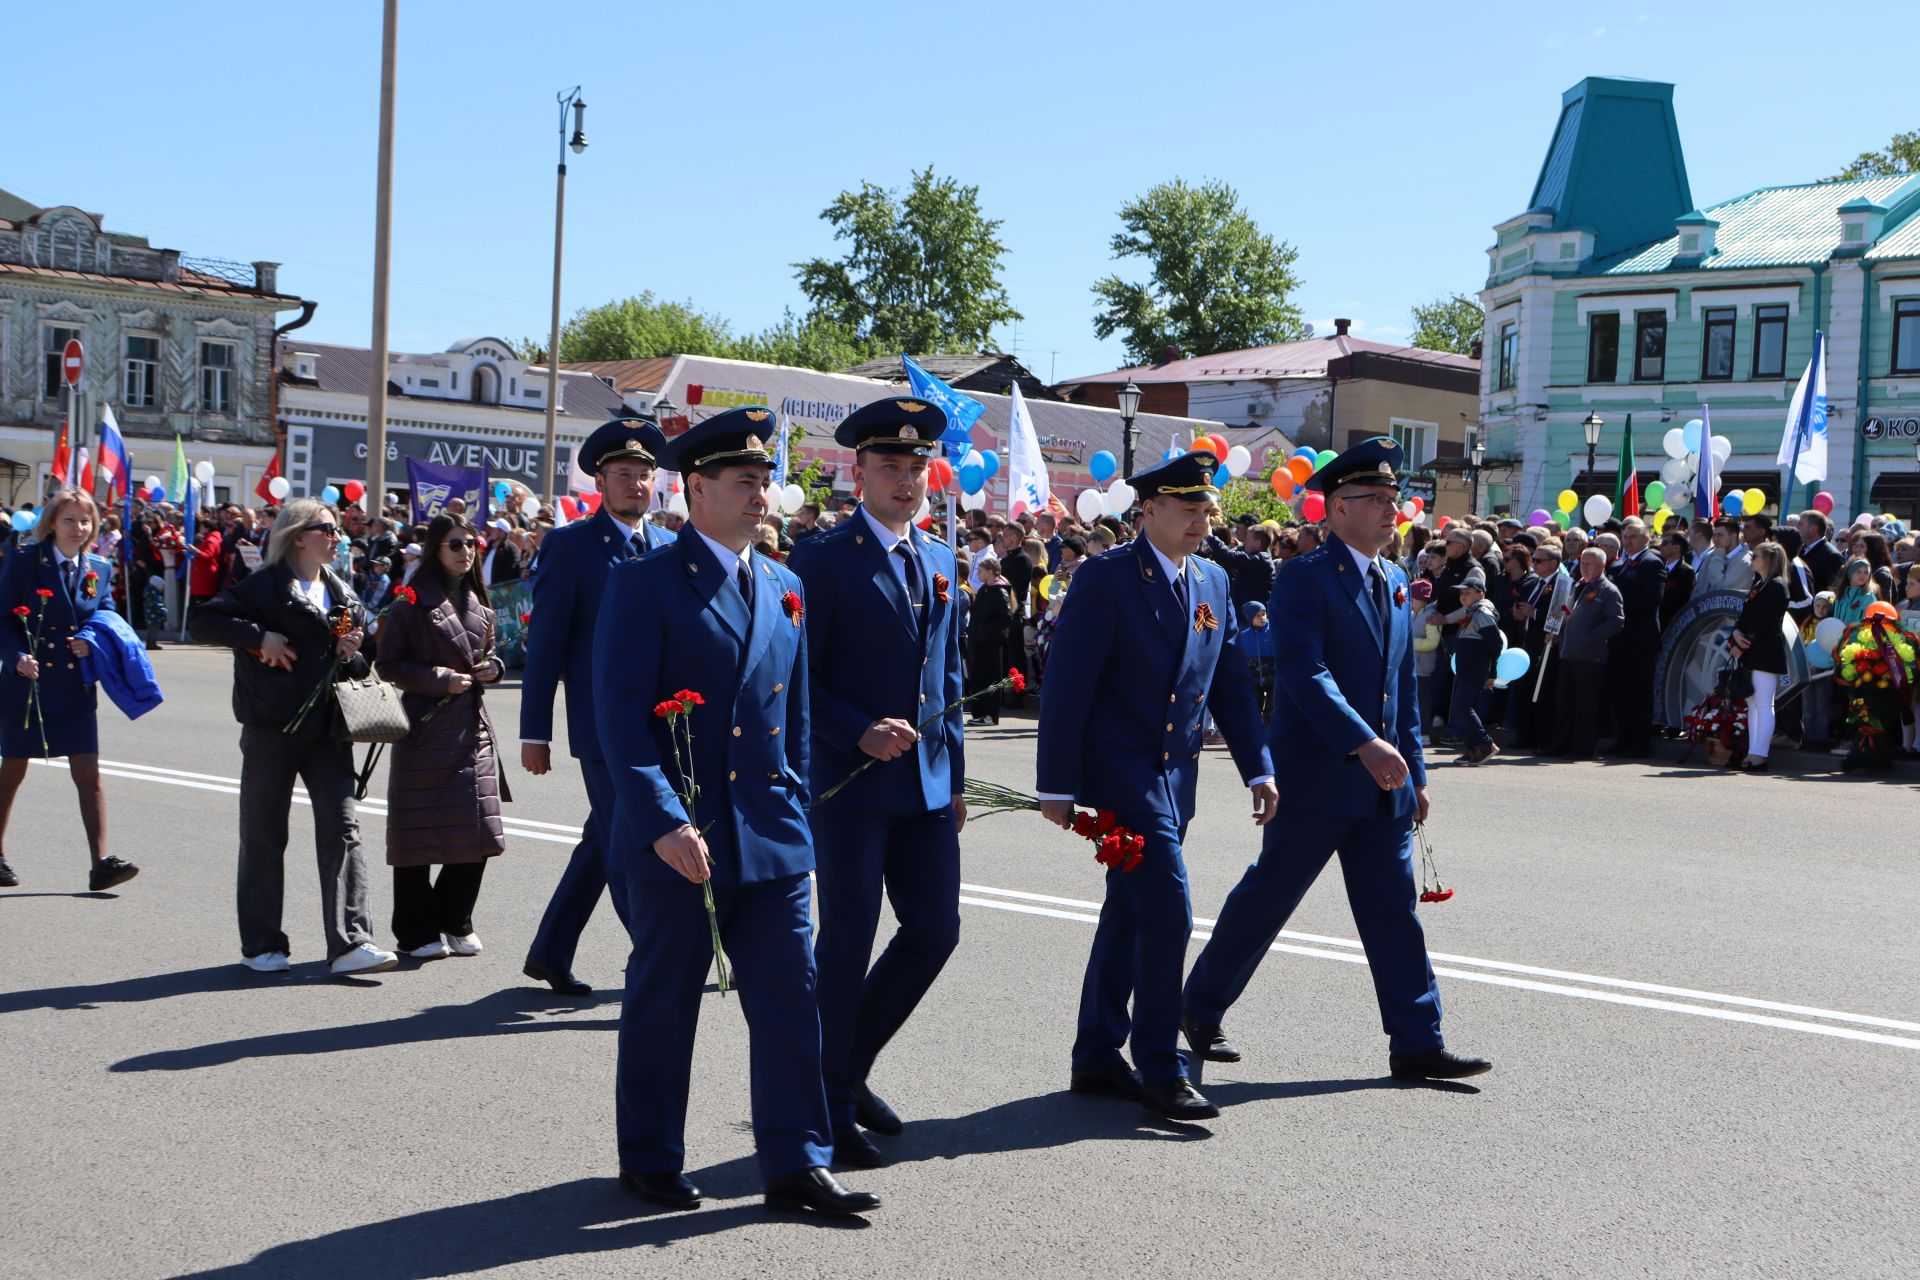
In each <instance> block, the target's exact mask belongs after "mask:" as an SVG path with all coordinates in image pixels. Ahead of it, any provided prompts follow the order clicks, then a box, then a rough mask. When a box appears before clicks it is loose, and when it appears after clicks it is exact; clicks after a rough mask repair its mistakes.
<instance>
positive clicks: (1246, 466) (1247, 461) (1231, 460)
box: [1227, 444, 1253, 476]
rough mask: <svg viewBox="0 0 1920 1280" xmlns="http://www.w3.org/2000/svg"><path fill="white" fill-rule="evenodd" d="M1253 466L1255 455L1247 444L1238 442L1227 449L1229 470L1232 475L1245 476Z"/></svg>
mask: <svg viewBox="0 0 1920 1280" xmlns="http://www.w3.org/2000/svg"><path fill="white" fill-rule="evenodd" d="M1252 467H1253V455H1252V454H1251V453H1249V452H1248V451H1247V446H1245V445H1243V444H1236V445H1234V446H1233V447H1232V448H1231V449H1228V450H1227V472H1228V474H1230V475H1235V476H1243V475H1245V474H1247V472H1248V471H1249V470H1250V469H1251V468H1252Z"/></svg>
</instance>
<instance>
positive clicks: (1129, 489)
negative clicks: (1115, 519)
mask: <svg viewBox="0 0 1920 1280" xmlns="http://www.w3.org/2000/svg"><path fill="white" fill-rule="evenodd" d="M1135 496H1136V495H1135V493H1134V491H1133V486H1132V485H1130V484H1128V483H1127V482H1126V481H1125V480H1115V481H1114V482H1113V483H1112V484H1110V485H1108V486H1107V510H1108V511H1110V512H1112V513H1113V514H1114V515H1116V516H1122V515H1125V514H1126V513H1127V512H1128V511H1130V510H1132V509H1133V500H1134V498H1135Z"/></svg>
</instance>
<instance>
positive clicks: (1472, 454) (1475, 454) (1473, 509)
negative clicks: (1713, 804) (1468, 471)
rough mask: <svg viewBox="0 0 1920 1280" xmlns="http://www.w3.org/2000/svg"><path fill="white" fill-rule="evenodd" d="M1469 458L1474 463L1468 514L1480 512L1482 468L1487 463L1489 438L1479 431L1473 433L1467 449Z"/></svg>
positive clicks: (1474, 514) (1468, 499) (1472, 514)
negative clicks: (1471, 441)
mask: <svg viewBox="0 0 1920 1280" xmlns="http://www.w3.org/2000/svg"><path fill="white" fill-rule="evenodd" d="M1467 458H1468V460H1469V461H1470V462H1471V463H1472V464H1473V466H1472V472H1473V481H1472V485H1473V487H1472V490H1471V492H1470V496H1469V497H1468V498H1467V514H1468V515H1471V516H1477V515H1479V514H1480V468H1481V467H1484V466H1486V465H1487V438H1486V437H1485V436H1484V435H1482V434H1480V433H1479V432H1478V431H1476V432H1474V433H1473V443H1472V444H1471V445H1470V446H1469V447H1468V449H1467Z"/></svg>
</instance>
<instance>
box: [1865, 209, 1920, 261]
mask: <svg viewBox="0 0 1920 1280" xmlns="http://www.w3.org/2000/svg"><path fill="white" fill-rule="evenodd" d="M1867 258H1868V260H1869V261H1872V262H1884V261H1886V260H1887V259H1889V258H1920V217H1912V218H1908V219H1907V220H1906V221H1905V222H1903V223H1901V224H1900V225H1899V226H1898V227H1897V228H1895V229H1894V230H1892V231H1889V232H1887V233H1886V234H1885V235H1883V236H1881V237H1880V240H1879V243H1877V244H1875V245H1874V246H1873V248H1872V250H1871V251H1869V252H1868V254H1867Z"/></svg>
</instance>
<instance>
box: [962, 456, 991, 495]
mask: <svg viewBox="0 0 1920 1280" xmlns="http://www.w3.org/2000/svg"><path fill="white" fill-rule="evenodd" d="M960 487H961V488H962V489H963V490H965V491H966V492H968V493H978V492H980V491H981V490H982V489H984V488H986V487H987V468H986V465H985V464H984V463H982V462H981V461H980V460H979V459H978V458H970V459H968V460H967V461H966V462H963V463H961V464H960Z"/></svg>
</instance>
